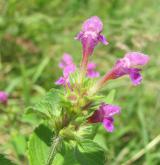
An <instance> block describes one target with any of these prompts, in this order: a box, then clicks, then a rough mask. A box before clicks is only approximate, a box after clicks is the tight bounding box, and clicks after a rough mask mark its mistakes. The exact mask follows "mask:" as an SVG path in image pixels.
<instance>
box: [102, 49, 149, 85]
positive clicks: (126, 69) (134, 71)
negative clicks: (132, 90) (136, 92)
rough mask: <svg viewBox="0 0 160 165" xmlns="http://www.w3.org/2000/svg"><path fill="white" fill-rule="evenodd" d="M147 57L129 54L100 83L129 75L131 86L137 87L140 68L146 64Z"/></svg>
mask: <svg viewBox="0 0 160 165" xmlns="http://www.w3.org/2000/svg"><path fill="white" fill-rule="evenodd" d="M148 61H149V57H148V56H147V55H144V54H142V53H138V52H129V53H127V54H126V55H125V56H124V58H122V59H120V60H118V61H117V62H116V64H115V66H114V67H113V69H112V70H111V71H110V72H109V73H107V74H106V75H105V76H104V78H103V79H102V81H101V83H102V84H103V83H104V82H106V81H108V80H111V79H116V78H119V77H121V76H124V75H129V76H130V79H131V81H132V83H133V85H139V84H140V83H141V81H142V76H141V74H140V71H141V68H140V66H144V65H146V64H147V63H148Z"/></svg>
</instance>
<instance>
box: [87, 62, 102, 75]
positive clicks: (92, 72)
mask: <svg viewBox="0 0 160 165" xmlns="http://www.w3.org/2000/svg"><path fill="white" fill-rule="evenodd" d="M95 69H96V64H95V63H93V62H90V63H88V65H87V76H88V77H89V78H96V77H99V72H97V71H95Z"/></svg>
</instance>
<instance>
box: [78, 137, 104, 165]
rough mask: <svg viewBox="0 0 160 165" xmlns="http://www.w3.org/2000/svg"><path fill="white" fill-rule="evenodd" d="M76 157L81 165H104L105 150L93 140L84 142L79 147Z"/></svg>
mask: <svg viewBox="0 0 160 165" xmlns="http://www.w3.org/2000/svg"><path fill="white" fill-rule="evenodd" d="M75 155H76V158H77V160H78V162H79V163H80V165H84V164H85V165H91V164H92V165H104V164H105V163H104V162H105V155H104V151H103V149H102V148H101V147H100V146H99V145H98V144H97V143H95V142H93V141H92V140H84V141H83V142H81V143H80V144H78V145H77V147H76V150H75Z"/></svg>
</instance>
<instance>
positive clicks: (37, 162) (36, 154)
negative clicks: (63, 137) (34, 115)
mask: <svg viewBox="0 0 160 165" xmlns="http://www.w3.org/2000/svg"><path fill="white" fill-rule="evenodd" d="M53 136H54V134H53V132H52V131H51V130H50V129H49V128H48V127H47V126H45V125H43V124H41V125H40V126H39V127H38V128H36V129H35V131H34V132H33V134H32V135H31V137H30V140H29V143H28V156H29V162H30V165H45V164H46V162H47V159H48V156H49V152H50V147H51V140H52V139H53ZM52 165H63V156H62V155H60V154H59V153H57V154H56V155H55V158H54V160H53V162H52Z"/></svg>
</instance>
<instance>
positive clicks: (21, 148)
mask: <svg viewBox="0 0 160 165" xmlns="http://www.w3.org/2000/svg"><path fill="white" fill-rule="evenodd" d="M11 143H12V145H13V147H14V148H15V151H16V152H17V154H18V155H25V152H26V146H27V143H26V138H25V136H23V135H17V134H16V135H14V136H13V137H12V139H11Z"/></svg>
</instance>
